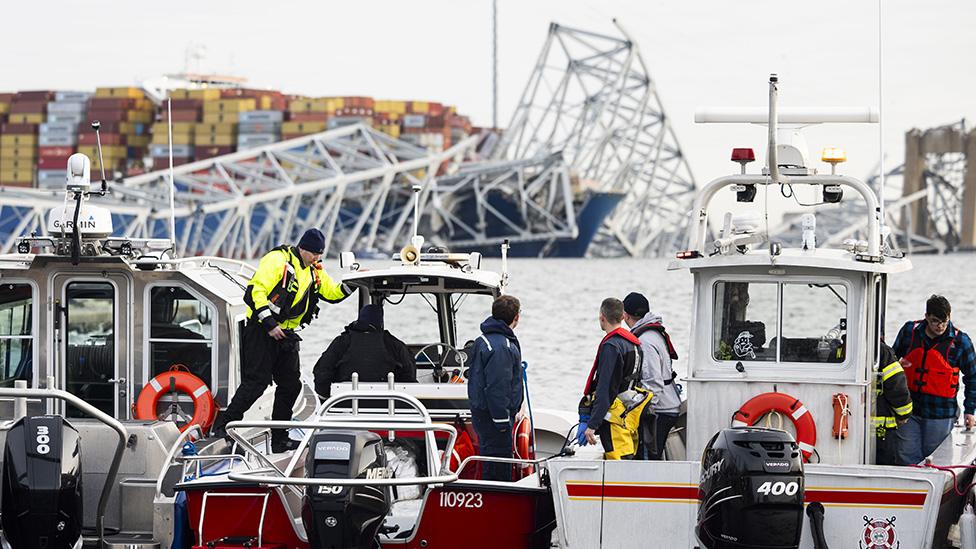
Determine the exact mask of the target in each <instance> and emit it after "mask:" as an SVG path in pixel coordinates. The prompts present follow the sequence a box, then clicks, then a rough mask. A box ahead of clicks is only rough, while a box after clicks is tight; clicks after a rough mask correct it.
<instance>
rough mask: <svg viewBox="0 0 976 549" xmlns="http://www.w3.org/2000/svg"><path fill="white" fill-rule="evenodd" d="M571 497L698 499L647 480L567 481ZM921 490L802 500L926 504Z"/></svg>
mask: <svg viewBox="0 0 976 549" xmlns="http://www.w3.org/2000/svg"><path fill="white" fill-rule="evenodd" d="M566 493H567V494H568V495H569V497H571V498H601V497H603V498H630V499H648V500H650V499H673V500H689V499H698V487H696V486H659V485H648V484H607V485H601V484H567V485H566ZM925 496H926V494H925V493H924V492H921V493H919V492H869V491H843V490H811V489H808V490H806V497H805V498H804V501H806V502H807V503H810V502H813V501H818V502H820V503H824V504H831V503H833V504H850V505H914V506H922V505H924V504H925Z"/></svg>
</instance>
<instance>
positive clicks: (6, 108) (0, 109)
mask: <svg viewBox="0 0 976 549" xmlns="http://www.w3.org/2000/svg"><path fill="white" fill-rule="evenodd" d="M8 112H10V103H0V114H7V113H8Z"/></svg>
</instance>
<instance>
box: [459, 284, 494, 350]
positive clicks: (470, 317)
mask: <svg viewBox="0 0 976 549" xmlns="http://www.w3.org/2000/svg"><path fill="white" fill-rule="evenodd" d="M494 301H495V298H494V297H493V296H490V295H486V294H453V295H451V304H452V305H453V307H454V319H455V320H454V323H455V327H456V330H457V342H458V344H459V345H458V348H460V347H462V346H463V345H464V344H465V343H466V342H468V341H473V340H475V339H477V337H478V336H479V335H481V323H482V322H484V321H485V319H486V318H488V317H489V316H491V304H492V302H494Z"/></svg>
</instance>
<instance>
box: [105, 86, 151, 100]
mask: <svg viewBox="0 0 976 549" xmlns="http://www.w3.org/2000/svg"><path fill="white" fill-rule="evenodd" d="M95 97H122V98H126V99H142V98H144V97H146V94H144V93H143V92H142V90H141V89H139V88H131V87H123V88H95Z"/></svg>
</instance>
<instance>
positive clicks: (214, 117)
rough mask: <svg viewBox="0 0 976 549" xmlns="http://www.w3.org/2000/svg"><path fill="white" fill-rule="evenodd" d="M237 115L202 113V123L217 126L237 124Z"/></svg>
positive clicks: (229, 113)
mask: <svg viewBox="0 0 976 549" xmlns="http://www.w3.org/2000/svg"><path fill="white" fill-rule="evenodd" d="M237 118H238V113H236V112H210V113H204V115H203V122H204V123H205V124H219V123H222V122H230V123H233V124H237Z"/></svg>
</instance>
